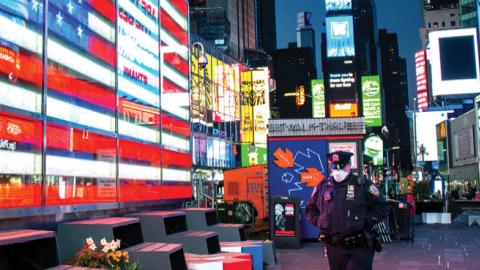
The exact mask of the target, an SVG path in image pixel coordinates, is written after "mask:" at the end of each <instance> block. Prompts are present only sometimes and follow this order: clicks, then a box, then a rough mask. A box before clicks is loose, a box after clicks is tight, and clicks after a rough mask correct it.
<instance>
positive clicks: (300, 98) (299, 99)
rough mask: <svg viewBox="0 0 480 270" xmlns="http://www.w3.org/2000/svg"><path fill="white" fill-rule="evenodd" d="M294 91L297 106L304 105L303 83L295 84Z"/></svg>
mask: <svg viewBox="0 0 480 270" xmlns="http://www.w3.org/2000/svg"><path fill="white" fill-rule="evenodd" d="M295 92H296V98H295V103H296V104H297V107H300V106H303V105H305V85H303V84H301V85H297V87H296V89H295Z"/></svg>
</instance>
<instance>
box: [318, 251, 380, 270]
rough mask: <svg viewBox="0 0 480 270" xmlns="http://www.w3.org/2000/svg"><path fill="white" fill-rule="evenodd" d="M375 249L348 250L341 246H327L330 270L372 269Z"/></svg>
mask: <svg viewBox="0 0 480 270" xmlns="http://www.w3.org/2000/svg"><path fill="white" fill-rule="evenodd" d="M374 253H375V252H374V251H373V250H372V249H369V248H358V249H353V250H346V249H345V248H343V247H341V246H334V247H328V248H327V255H328V264H329V265H330V270H371V269H372V264H373V255H374Z"/></svg>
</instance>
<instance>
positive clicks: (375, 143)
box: [363, 135, 383, 166]
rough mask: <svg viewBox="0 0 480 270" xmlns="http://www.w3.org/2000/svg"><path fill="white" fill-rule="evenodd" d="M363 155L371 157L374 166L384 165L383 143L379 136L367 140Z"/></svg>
mask: <svg viewBox="0 0 480 270" xmlns="http://www.w3.org/2000/svg"><path fill="white" fill-rule="evenodd" d="M364 149H365V150H364V152H363V154H364V155H365V156H367V157H371V158H372V160H373V165H375V166H380V165H383V141H382V139H381V138H380V137H378V136H377V135H372V136H370V137H368V138H367V139H366V140H365V144H364Z"/></svg>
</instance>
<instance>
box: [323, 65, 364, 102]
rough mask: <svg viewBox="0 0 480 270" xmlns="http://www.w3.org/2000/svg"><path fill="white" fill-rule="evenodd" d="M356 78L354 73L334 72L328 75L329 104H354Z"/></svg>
mask: <svg viewBox="0 0 480 270" xmlns="http://www.w3.org/2000/svg"><path fill="white" fill-rule="evenodd" d="M356 85H357V78H356V76H355V72H353V71H347V72H338V73H337V72H335V73H329V74H328V96H329V100H330V102H335V103H342V102H356V101H357V100H356V99H357V95H356V93H357V87H356Z"/></svg>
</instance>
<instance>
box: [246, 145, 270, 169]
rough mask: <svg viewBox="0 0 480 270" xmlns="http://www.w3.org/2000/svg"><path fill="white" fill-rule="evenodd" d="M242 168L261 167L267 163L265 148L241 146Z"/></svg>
mask: <svg viewBox="0 0 480 270" xmlns="http://www.w3.org/2000/svg"><path fill="white" fill-rule="evenodd" d="M240 152H241V161H242V167H248V166H254V165H261V164H266V163H267V148H266V147H257V146H255V145H251V144H242V145H241V150H240Z"/></svg>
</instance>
